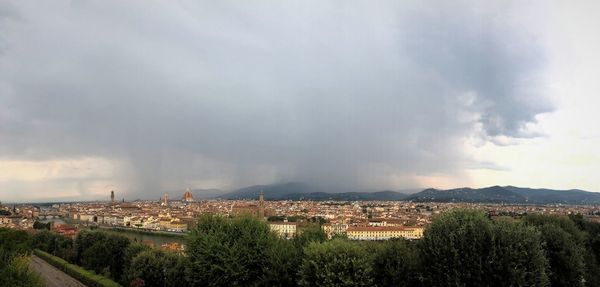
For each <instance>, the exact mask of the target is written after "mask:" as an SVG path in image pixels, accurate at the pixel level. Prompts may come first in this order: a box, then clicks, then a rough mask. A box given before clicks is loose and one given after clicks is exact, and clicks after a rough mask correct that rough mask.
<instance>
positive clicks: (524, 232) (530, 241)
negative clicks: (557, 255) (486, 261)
mask: <svg viewBox="0 0 600 287" xmlns="http://www.w3.org/2000/svg"><path fill="white" fill-rule="evenodd" d="M494 231H495V232H494V234H495V237H494V249H493V250H494V254H493V262H492V266H491V273H490V277H489V282H494V285H495V286H548V284H549V281H548V275H547V274H546V268H547V264H548V263H547V261H546V257H545V256H544V249H543V248H542V240H541V236H540V232H539V231H538V230H536V229H535V228H533V227H529V226H525V225H524V224H519V223H511V222H506V221H500V222H497V223H496V224H495V225H494Z"/></svg>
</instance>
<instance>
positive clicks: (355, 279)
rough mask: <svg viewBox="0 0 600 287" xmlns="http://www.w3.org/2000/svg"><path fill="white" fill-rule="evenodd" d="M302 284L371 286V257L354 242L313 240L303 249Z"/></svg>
mask: <svg viewBox="0 0 600 287" xmlns="http://www.w3.org/2000/svg"><path fill="white" fill-rule="evenodd" d="M304 255H305V256H304V260H303V262H302V266H301V268H300V285H301V286H323V287H325V286H331V287H333V286H372V285H373V278H372V277H371V256H370V255H369V254H368V253H367V252H366V250H365V249H364V248H363V247H362V246H361V245H360V244H359V243H357V242H351V241H347V240H342V239H334V240H332V241H328V242H324V243H318V242H313V243H310V244H309V245H308V247H306V249H305V251H304Z"/></svg>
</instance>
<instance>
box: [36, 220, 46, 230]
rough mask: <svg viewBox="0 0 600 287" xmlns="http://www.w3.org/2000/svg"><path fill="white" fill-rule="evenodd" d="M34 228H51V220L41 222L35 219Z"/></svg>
mask: <svg viewBox="0 0 600 287" xmlns="http://www.w3.org/2000/svg"><path fill="white" fill-rule="evenodd" d="M33 229H45V230H50V222H48V223H41V222H39V221H37V220H36V221H35V222H34V223H33Z"/></svg>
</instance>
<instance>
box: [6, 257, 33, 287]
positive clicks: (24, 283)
mask: <svg viewBox="0 0 600 287" xmlns="http://www.w3.org/2000/svg"><path fill="white" fill-rule="evenodd" d="M0 286H15V287H16V286H19V287H42V286H44V281H43V280H42V279H41V277H40V276H39V275H38V274H36V273H34V272H32V271H31V270H30V269H29V257H26V256H15V257H12V258H11V259H10V260H9V261H8V264H6V265H4V266H0Z"/></svg>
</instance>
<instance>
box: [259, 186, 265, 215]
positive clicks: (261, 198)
mask: <svg viewBox="0 0 600 287" xmlns="http://www.w3.org/2000/svg"><path fill="white" fill-rule="evenodd" d="M258 219H260V220H265V193H264V192H263V191H262V189H261V190H260V193H259V194H258Z"/></svg>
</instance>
